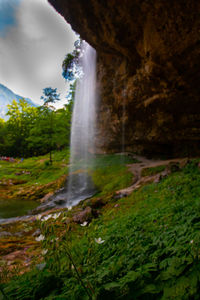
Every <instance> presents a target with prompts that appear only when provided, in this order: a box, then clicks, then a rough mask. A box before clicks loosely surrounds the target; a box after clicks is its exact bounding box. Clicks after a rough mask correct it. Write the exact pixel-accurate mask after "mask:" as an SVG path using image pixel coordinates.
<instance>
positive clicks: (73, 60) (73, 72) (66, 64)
mask: <svg viewBox="0 0 200 300" xmlns="http://www.w3.org/2000/svg"><path fill="white" fill-rule="evenodd" d="M81 45H82V40H81V39H80V38H79V39H78V40H77V41H76V42H75V43H74V47H75V49H74V50H73V52H72V53H68V54H67V55H66V57H65V59H64V61H63V64H62V69H63V73H62V75H63V77H64V78H65V79H66V80H68V81H72V80H74V79H75V78H76V77H77V76H78V74H79V72H80V65H79V55H80V53H81Z"/></svg>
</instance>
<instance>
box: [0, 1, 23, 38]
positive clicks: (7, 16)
mask: <svg viewBox="0 0 200 300" xmlns="http://www.w3.org/2000/svg"><path fill="white" fill-rule="evenodd" d="M20 1H21V0H0V36H2V37H4V36H5V35H6V31H7V29H8V28H9V27H10V26H15V25H16V15H15V13H16V8H17V7H18V6H19V4H20Z"/></svg>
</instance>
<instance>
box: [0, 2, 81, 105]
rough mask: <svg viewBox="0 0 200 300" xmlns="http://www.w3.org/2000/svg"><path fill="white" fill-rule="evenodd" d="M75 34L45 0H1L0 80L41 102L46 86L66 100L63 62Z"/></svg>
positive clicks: (16, 91)
mask: <svg viewBox="0 0 200 300" xmlns="http://www.w3.org/2000/svg"><path fill="white" fill-rule="evenodd" d="M77 39H78V36H77V35H76V34H75V32H74V31H72V29H71V26H70V25H69V24H68V23H67V22H66V21H65V20H64V18H63V17H62V16H61V15H59V14H58V13H57V12H56V11H55V9H54V8H53V7H52V6H51V5H50V4H49V3H48V1H47V0H0V83H1V84H3V85H5V86H6V87H7V88H9V89H11V90H12V91H13V92H14V93H16V94H18V95H20V96H23V97H25V98H30V99H31V100H32V101H33V102H35V103H38V104H41V103H42V101H41V100H40V97H41V96H42V94H43V89H44V88H46V87H52V88H57V92H59V93H60V94H61V96H60V98H61V101H59V103H58V105H57V107H61V106H62V105H63V104H64V103H67V100H66V98H65V96H66V95H67V91H68V88H69V84H67V83H66V81H65V79H64V78H63V77H62V62H63V60H64V58H65V55H66V54H67V53H69V52H71V51H72V50H73V45H74V42H75V41H76V40H77Z"/></svg>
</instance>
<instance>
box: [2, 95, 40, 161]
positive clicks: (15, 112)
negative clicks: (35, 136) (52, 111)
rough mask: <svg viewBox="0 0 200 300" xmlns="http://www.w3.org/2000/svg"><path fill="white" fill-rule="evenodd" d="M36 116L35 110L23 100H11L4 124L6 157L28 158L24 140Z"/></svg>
mask: <svg viewBox="0 0 200 300" xmlns="http://www.w3.org/2000/svg"><path fill="white" fill-rule="evenodd" d="M36 114H37V108H36V107H32V106H31V105H30V104H28V102H27V101H26V100H24V99H20V100H19V102H17V101H15V100H13V102H12V103H11V104H10V105H8V112H7V115H8V116H9V119H8V121H7V122H6V140H5V147H6V152H7V153H6V155H12V156H13V155H14V156H29V154H28V147H27V141H26V138H27V137H28V136H29V132H30V129H31V127H32V125H33V122H34V120H35V117H36Z"/></svg>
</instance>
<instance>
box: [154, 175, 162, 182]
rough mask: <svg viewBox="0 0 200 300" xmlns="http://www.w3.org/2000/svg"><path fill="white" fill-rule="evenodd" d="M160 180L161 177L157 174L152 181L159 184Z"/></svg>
mask: <svg viewBox="0 0 200 300" xmlns="http://www.w3.org/2000/svg"><path fill="white" fill-rule="evenodd" d="M161 179H162V176H161V175H160V174H157V175H156V176H155V179H154V181H153V182H154V183H159V182H160V181H161Z"/></svg>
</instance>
